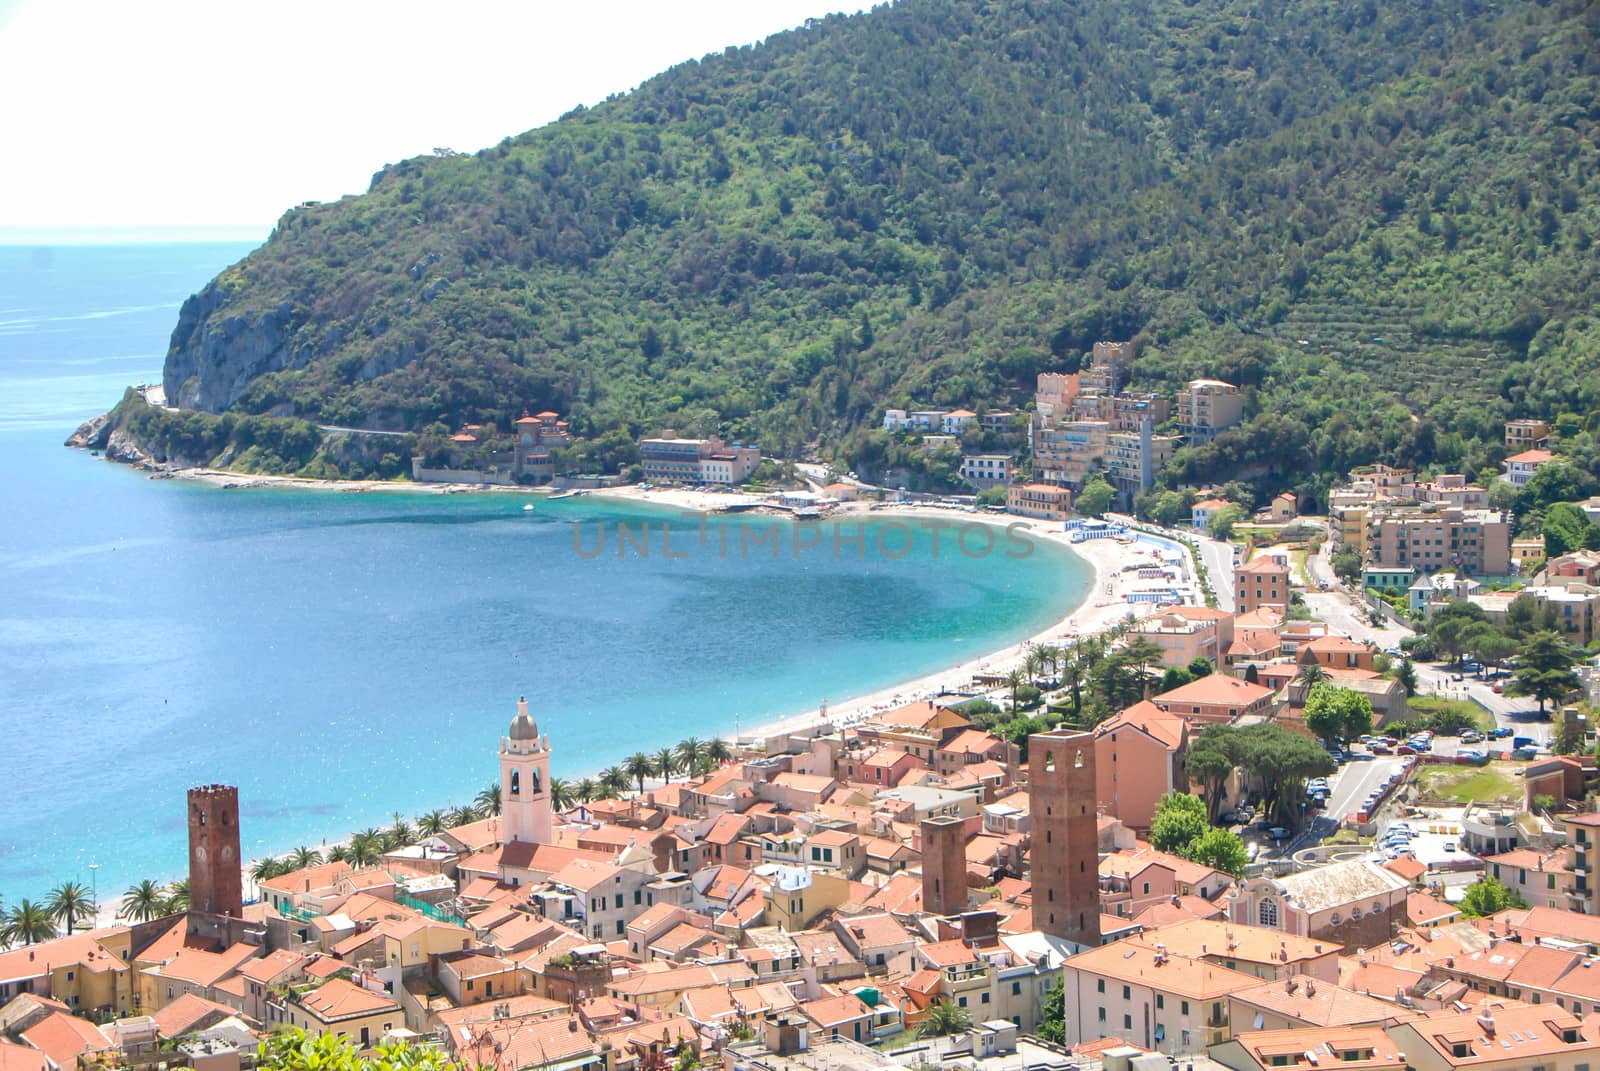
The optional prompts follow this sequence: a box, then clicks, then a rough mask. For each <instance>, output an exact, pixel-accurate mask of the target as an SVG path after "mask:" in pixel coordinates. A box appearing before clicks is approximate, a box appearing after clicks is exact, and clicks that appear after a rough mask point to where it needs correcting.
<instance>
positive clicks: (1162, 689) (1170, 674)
mask: <svg viewBox="0 0 1600 1071" xmlns="http://www.w3.org/2000/svg"><path fill="white" fill-rule="evenodd" d="M1193 681H1194V674H1193V673H1190V672H1189V671H1188V670H1187V669H1185V668H1183V667H1182V666H1168V667H1167V669H1166V672H1164V673H1162V674H1161V683H1160V684H1159V685H1158V686H1157V687H1158V691H1157V694H1158V695H1164V694H1166V693H1167V692H1170V691H1173V690H1174V689H1177V688H1182V687H1183V686H1184V685H1185V684H1190V683H1192V682H1193Z"/></svg>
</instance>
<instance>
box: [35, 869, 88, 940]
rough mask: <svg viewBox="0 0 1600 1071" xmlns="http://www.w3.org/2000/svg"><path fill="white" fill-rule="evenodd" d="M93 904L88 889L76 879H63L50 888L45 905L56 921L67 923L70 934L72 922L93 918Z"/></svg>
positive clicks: (69, 933) (68, 933) (69, 935)
mask: <svg viewBox="0 0 1600 1071" xmlns="http://www.w3.org/2000/svg"><path fill="white" fill-rule="evenodd" d="M97 906H98V905H96V904H95V902H94V900H93V898H92V897H91V896H90V895H89V890H88V889H87V888H85V887H84V886H83V885H82V884H81V883H79V882H76V881H63V882H62V883H61V884H60V885H57V886H56V887H55V888H54V889H51V890H50V902H49V903H48V904H46V905H45V907H46V908H47V909H48V910H49V912H50V917H51V918H52V919H54V920H55V921H56V922H64V923H66V924H67V936H68V937H71V936H72V926H73V924H74V923H78V922H82V921H83V920H84V919H92V918H94V913H95V908H96V907H97Z"/></svg>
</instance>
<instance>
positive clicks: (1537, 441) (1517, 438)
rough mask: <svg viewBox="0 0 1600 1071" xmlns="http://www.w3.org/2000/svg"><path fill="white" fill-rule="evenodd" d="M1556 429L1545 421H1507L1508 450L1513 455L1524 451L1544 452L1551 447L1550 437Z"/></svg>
mask: <svg viewBox="0 0 1600 1071" xmlns="http://www.w3.org/2000/svg"><path fill="white" fill-rule="evenodd" d="M1554 430H1555V429H1554V428H1552V427H1550V425H1549V424H1548V423H1547V422H1545V421H1543V420H1527V419H1523V420H1508V421H1506V449H1507V450H1509V451H1511V452H1512V453H1519V452H1521V451H1523V450H1543V449H1545V448H1546V447H1548V446H1549V445H1550V435H1551V433H1552V432H1553V431H1554Z"/></svg>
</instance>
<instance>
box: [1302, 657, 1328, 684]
mask: <svg viewBox="0 0 1600 1071" xmlns="http://www.w3.org/2000/svg"><path fill="white" fill-rule="evenodd" d="M1331 679H1332V677H1330V676H1329V674H1328V667H1326V666H1324V665H1323V664H1322V663H1321V662H1307V663H1305V664H1304V665H1302V666H1301V667H1300V669H1299V671H1298V672H1297V673H1295V675H1294V681H1295V683H1296V684H1300V685H1303V686H1305V687H1306V688H1315V687H1316V686H1317V685H1319V684H1322V683H1324V682H1326V681H1329V680H1331Z"/></svg>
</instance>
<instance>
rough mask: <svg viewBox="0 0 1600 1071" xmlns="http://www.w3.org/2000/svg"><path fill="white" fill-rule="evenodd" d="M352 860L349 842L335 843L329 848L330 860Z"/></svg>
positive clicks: (344, 861)
mask: <svg viewBox="0 0 1600 1071" xmlns="http://www.w3.org/2000/svg"><path fill="white" fill-rule="evenodd" d="M349 861H350V846H349V845H348V844H335V845H334V846H333V847H331V848H329V849H328V862H330V863H348V862H349Z"/></svg>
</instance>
